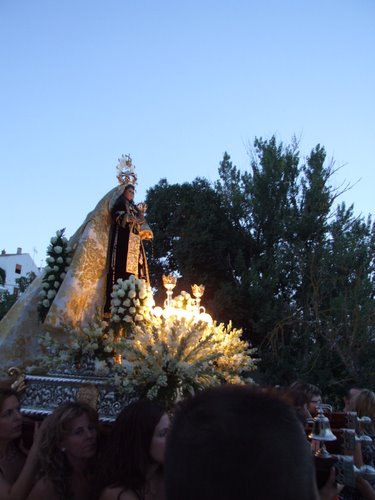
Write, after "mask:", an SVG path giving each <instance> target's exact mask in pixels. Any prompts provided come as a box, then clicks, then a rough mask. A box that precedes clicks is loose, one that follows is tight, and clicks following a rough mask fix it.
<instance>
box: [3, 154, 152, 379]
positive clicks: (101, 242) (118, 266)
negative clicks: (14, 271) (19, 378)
mask: <svg viewBox="0 0 375 500" xmlns="http://www.w3.org/2000/svg"><path fill="white" fill-rule="evenodd" d="M117 172H118V175H117V178H118V180H119V186H117V187H115V188H113V189H112V190H111V191H109V193H107V194H106V195H105V196H104V197H103V198H102V199H101V200H100V201H99V203H98V204H97V205H96V207H95V208H94V210H93V211H92V212H90V213H89V214H88V215H87V217H86V219H85V221H84V222H83V224H82V225H81V226H80V227H79V228H78V230H77V231H76V232H75V234H74V235H73V236H72V237H71V238H70V240H69V246H70V247H71V248H72V249H73V255H72V261H71V264H70V266H69V268H68V270H67V272H66V276H65V278H64V280H63V281H62V283H61V285H60V287H59V289H58V291H57V293H56V296H55V297H54V300H53V302H52V305H51V307H50V309H49V311H48V314H47V315H46V317H45V319H44V322H43V323H41V322H40V320H39V318H38V312H37V308H38V301H39V299H40V297H39V296H40V292H41V289H42V288H41V285H42V280H43V275H41V276H39V277H38V278H36V279H35V280H34V281H33V282H32V284H31V285H30V287H29V288H28V289H27V291H26V292H25V293H24V294H23V295H21V297H20V298H19V300H18V301H17V302H16V303H15V304H14V306H13V307H12V308H11V309H10V311H9V312H8V313H7V314H6V316H5V317H4V318H3V319H2V320H1V321H0V366H2V367H3V369H4V368H6V367H10V366H12V365H15V366H26V365H29V364H32V363H33V362H34V361H35V359H36V357H37V356H38V352H39V350H40V349H39V345H38V338H39V337H40V335H41V334H42V333H44V332H46V331H48V332H50V333H51V334H52V335H65V333H64V326H68V327H71V328H81V327H84V326H85V325H87V324H88V323H89V322H90V321H92V320H93V318H94V317H95V315H96V314H98V313H100V314H101V315H102V316H103V317H105V318H109V316H110V300H111V293H112V287H113V285H114V284H115V283H116V281H117V280H118V279H119V278H122V279H126V278H128V277H129V276H130V275H131V274H134V275H135V276H136V277H139V278H143V279H145V280H146V282H147V283H148V282H149V275H148V267H147V260H146V254H145V251H144V247H143V242H142V240H144V239H151V238H152V232H151V230H150V229H149V228H148V226H147V224H146V221H145V218H144V212H145V210H146V208H147V207H146V205H145V204H144V203H140V204H138V205H135V203H134V201H133V197H134V189H135V186H136V182H137V176H136V174H135V170H134V166H133V165H132V160H131V158H130V156H129V155H123V156H122V157H121V158H120V159H119V164H118V166H117Z"/></svg>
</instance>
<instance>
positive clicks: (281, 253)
mask: <svg viewBox="0 0 375 500" xmlns="http://www.w3.org/2000/svg"><path fill="white" fill-rule="evenodd" d="M334 174H335V169H334V164H333V163H329V164H327V163H326V153H325V150H324V148H323V147H321V146H320V145H317V146H316V147H315V148H314V149H312V151H311V153H310V155H308V156H307V158H306V160H305V161H301V157H300V153H299V150H298V145H297V144H296V142H295V141H293V142H292V144H291V145H287V146H285V145H283V144H282V143H277V141H276V139H275V137H272V138H271V139H270V140H263V139H255V141H254V147H253V151H252V156H251V161H250V168H249V170H248V171H246V172H240V170H239V169H238V168H237V167H236V166H234V165H233V164H232V162H231V160H230V157H229V155H228V154H227V153H225V154H224V157H223V160H222V162H221V163H220V166H219V180H218V181H217V182H216V183H215V184H214V185H213V186H212V185H211V184H210V183H208V181H206V180H203V179H196V180H195V181H193V182H192V183H190V184H188V183H184V184H182V185H179V184H174V185H169V184H168V183H167V181H166V180H163V181H160V183H159V184H158V185H157V186H155V187H154V188H152V189H151V190H150V191H149V192H148V198H147V203H148V206H149V211H148V220H149V222H150V224H151V225H152V228H153V230H154V234H155V241H154V258H153V259H152V258H151V261H150V267H151V271H152V275H153V277H154V279H155V278H157V282H159V283H160V281H161V280H160V277H161V274H162V272H165V273H170V272H172V271H174V272H177V273H179V274H180V275H181V276H182V279H181V282H182V283H181V284H182V285H183V286H186V285H187V284H188V283H189V284H190V283H195V282H197V283H204V284H205V285H206V293H205V296H204V298H203V300H204V303H205V306H206V307H207V309H208V310H209V312H210V313H211V314H212V315H213V316H214V317H218V318H219V320H220V321H224V322H229V321H230V320H231V319H232V320H233V323H234V325H235V326H236V327H242V328H243V330H244V332H245V335H247V337H248V338H249V339H251V341H252V342H253V343H254V344H255V345H256V346H258V347H259V349H260V352H259V354H260V357H261V359H262V361H261V364H260V370H261V371H262V377H263V380H264V381H265V382H269V383H277V384H282V385H285V384H290V383H291V382H292V381H294V380H295V379H304V380H306V381H309V382H312V383H316V384H318V385H319V386H320V387H321V388H322V389H323V391H324V392H325V394H327V395H331V394H333V393H337V392H340V391H343V390H344V388H345V387H346V385H348V384H358V385H361V386H369V387H371V384H373V382H374V381H375V361H373V360H374V359H375V358H374V356H372V355H371V353H373V352H374V350H375V347H374V319H375V317H374V314H375V306H374V292H375V290H374V286H375V284H374V275H375V274H374V258H375V246H374V245H375V239H374V238H375V236H374V227H373V225H372V222H371V219H368V220H367V221H365V220H364V219H363V218H361V217H355V216H354V213H353V207H350V208H346V207H345V205H344V204H342V205H339V206H337V207H335V206H334V204H335V202H336V199H337V198H338V196H339V195H340V194H341V193H342V191H341V192H340V190H339V189H334V188H333V187H332V185H331V181H332V178H333V176H334ZM345 189H347V187H346V188H345ZM345 189H344V190H343V191H345ZM155 282H156V281H155Z"/></svg>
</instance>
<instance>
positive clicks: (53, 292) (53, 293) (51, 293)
mask: <svg viewBox="0 0 375 500" xmlns="http://www.w3.org/2000/svg"><path fill="white" fill-rule="evenodd" d="M55 295H56V292H55V290H48V293H47V297H48V298H49V299H53V298H54V296H55Z"/></svg>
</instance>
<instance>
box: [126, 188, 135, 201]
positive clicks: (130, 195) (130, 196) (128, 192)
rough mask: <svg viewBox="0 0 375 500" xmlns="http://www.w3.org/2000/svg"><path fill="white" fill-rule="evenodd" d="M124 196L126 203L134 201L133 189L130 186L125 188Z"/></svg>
mask: <svg viewBox="0 0 375 500" xmlns="http://www.w3.org/2000/svg"><path fill="white" fill-rule="evenodd" d="M124 196H125V198H126V199H127V200H128V201H132V200H133V199H134V188H133V187H132V186H129V187H127V188H126V189H125V191H124Z"/></svg>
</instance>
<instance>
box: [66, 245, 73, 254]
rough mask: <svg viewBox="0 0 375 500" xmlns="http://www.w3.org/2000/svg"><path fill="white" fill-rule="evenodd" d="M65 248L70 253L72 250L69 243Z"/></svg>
mask: <svg viewBox="0 0 375 500" xmlns="http://www.w3.org/2000/svg"><path fill="white" fill-rule="evenodd" d="M65 250H66V251H67V253H70V252H71V251H72V247H70V246H69V245H68V246H67V247H66V249H65Z"/></svg>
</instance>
